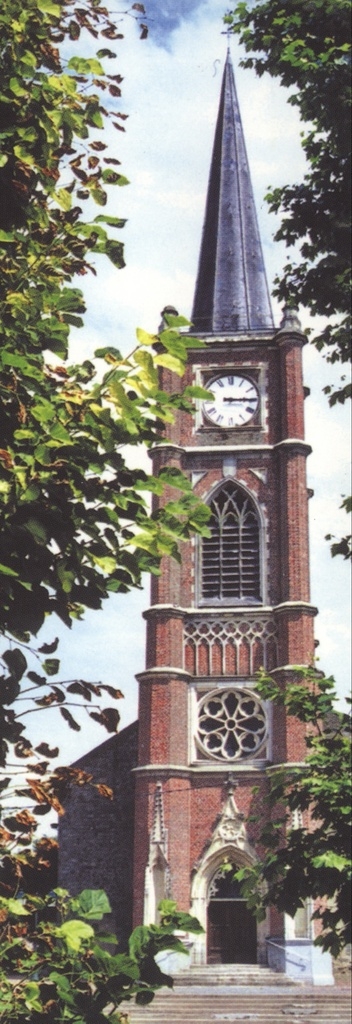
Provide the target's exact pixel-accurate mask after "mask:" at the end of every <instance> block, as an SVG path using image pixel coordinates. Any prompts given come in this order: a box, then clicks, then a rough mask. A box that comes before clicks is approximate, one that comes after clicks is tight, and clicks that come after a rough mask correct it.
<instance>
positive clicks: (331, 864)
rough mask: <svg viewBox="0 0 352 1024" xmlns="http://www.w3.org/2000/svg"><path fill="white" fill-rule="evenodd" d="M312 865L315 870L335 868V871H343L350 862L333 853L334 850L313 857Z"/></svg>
mask: <svg viewBox="0 0 352 1024" xmlns="http://www.w3.org/2000/svg"><path fill="white" fill-rule="evenodd" d="M312 864H313V865H314V867H315V868H335V869H336V870H337V871H345V870H346V867H348V866H349V865H350V861H349V859H348V858H347V857H343V856H341V855H340V854H339V853H335V852H334V850H327V852H326V853H322V854H319V856H317V857H313V858H312Z"/></svg>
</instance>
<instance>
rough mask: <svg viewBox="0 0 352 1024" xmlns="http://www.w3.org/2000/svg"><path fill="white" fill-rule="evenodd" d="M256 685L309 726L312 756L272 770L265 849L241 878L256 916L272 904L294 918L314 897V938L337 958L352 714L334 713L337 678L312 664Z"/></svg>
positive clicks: (347, 853)
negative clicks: (281, 681)
mask: <svg viewBox="0 0 352 1024" xmlns="http://www.w3.org/2000/svg"><path fill="white" fill-rule="evenodd" d="M257 690H258V692H259V693H260V695H261V696H262V697H263V698H264V699H265V700H270V701H274V702H275V703H276V704H279V705H282V706H284V707H285V709H286V713H287V715H288V716H293V717H295V718H296V719H298V720H299V721H300V722H302V723H304V724H305V726H306V747H307V756H306V759H305V762H304V764H303V765H302V764H300V765H297V766H294V767H292V766H290V767H289V768H285V767H284V766H282V765H278V766H276V765H272V767H271V769H270V770H269V773H268V774H269V796H268V803H269V808H270V814H271V817H270V821H269V823H268V824H267V825H265V827H264V828H263V829H262V833H261V838H260V842H261V844H262V847H263V849H264V850H265V852H264V855H263V857H262V859H261V860H260V862H258V863H257V864H254V865H253V867H249V868H243V869H242V870H241V871H240V872H239V873H238V874H237V877H238V878H239V879H240V880H241V881H242V884H243V893H244V895H245V896H246V897H247V899H248V904H249V906H250V907H251V908H252V909H254V910H255V911H256V913H257V916H258V918H259V919H263V918H264V916H265V908H266V907H268V906H269V905H270V904H274V906H276V907H277V908H278V910H280V911H284V912H285V913H287V914H290V915H291V916H294V914H295V913H296V911H297V910H298V909H299V907H302V906H303V905H304V904H305V902H306V901H307V900H308V901H314V902H315V904H316V905H315V909H314V912H313V913H312V917H313V919H314V920H316V921H317V922H318V924H319V929H320V930H319V933H318V935H317V938H316V939H315V942H316V944H318V945H320V946H322V947H323V949H325V950H329V951H330V952H331V953H332V955H333V956H336V955H337V954H338V953H339V952H340V951H341V950H342V949H343V948H344V947H345V946H346V945H347V944H348V943H350V941H351V902H350V887H351V719H350V716H349V715H347V714H344V713H342V712H338V711H336V710H335V701H336V693H335V689H334V680H333V678H332V677H329V678H324V677H322V676H321V675H320V673H318V672H316V671H315V670H314V669H313V668H310V669H305V670H299V669H297V670H295V672H294V678H293V679H292V680H291V681H288V682H287V684H286V685H285V687H284V688H282V687H281V686H280V684H279V683H278V682H277V681H276V680H274V679H273V678H272V677H270V676H267V675H265V673H264V672H261V673H260V674H259V677H258V682H257Z"/></svg>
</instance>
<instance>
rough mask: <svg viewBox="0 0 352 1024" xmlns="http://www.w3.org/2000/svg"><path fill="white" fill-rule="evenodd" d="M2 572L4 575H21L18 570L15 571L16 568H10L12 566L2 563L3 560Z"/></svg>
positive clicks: (0, 568) (0, 571)
mask: <svg viewBox="0 0 352 1024" xmlns="http://www.w3.org/2000/svg"><path fill="white" fill-rule="evenodd" d="M0 573H1V574H2V575H3V576H16V577H18V575H19V574H18V572H15V570H14V569H10V567H9V566H8V565H2V563H1V562H0Z"/></svg>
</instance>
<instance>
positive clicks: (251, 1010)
mask: <svg viewBox="0 0 352 1024" xmlns="http://www.w3.org/2000/svg"><path fill="white" fill-rule="evenodd" d="M121 1009H122V1007H121ZM123 1012H124V1013H126V1015H127V1016H126V1018H125V1019H126V1024H127V1022H128V1024H221V1022H222V1024H226V1022H227V1024H236V1022H237V1021H248V1024H285V1021H287V1024H288V1022H290V1021H291V1022H292V1024H351V999H350V991H349V989H348V988H347V987H344V988H339V987H336V986H331V987H329V986H327V987H324V988H320V987H318V986H316V987H315V988H310V987H309V988H308V987H306V986H304V985H302V984H300V983H299V982H296V983H294V982H292V980H291V979H289V978H287V977H286V976H285V975H284V974H277V973H276V972H274V971H271V970H270V969H269V968H267V967H256V966H255V965H253V966H252V965H249V966H248V965H237V964H236V967H235V968H234V967H231V966H230V965H227V966H226V965H218V964H217V965H212V966H208V967H206V968H196V967H194V968H190V970H188V971H187V972H186V971H185V972H183V973H182V974H180V975H177V977H176V978H175V984H174V988H173V989H172V990H170V989H162V990H161V991H160V992H157V994H156V996H155V999H154V1000H153V1002H152V1003H150V1005H149V1006H144V1007H142V1006H136V1005H135V1004H133V1003H129V1004H127V1003H126V1004H124V1007H123Z"/></svg>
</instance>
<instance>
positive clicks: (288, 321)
mask: <svg viewBox="0 0 352 1024" xmlns="http://www.w3.org/2000/svg"><path fill="white" fill-rule="evenodd" d="M279 330H280V331H287V332H290V331H300V332H301V331H302V324H301V321H300V319H299V316H298V313H297V310H296V309H293V308H292V307H291V306H287V305H285V306H284V309H283V316H282V320H281V324H280V327H279Z"/></svg>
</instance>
